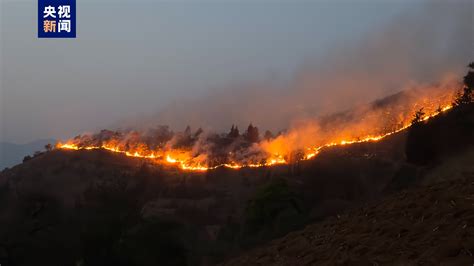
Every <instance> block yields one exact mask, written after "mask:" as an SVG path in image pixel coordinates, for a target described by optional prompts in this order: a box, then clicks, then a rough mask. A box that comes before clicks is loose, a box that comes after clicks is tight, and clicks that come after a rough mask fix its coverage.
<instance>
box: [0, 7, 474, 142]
mask: <svg viewBox="0 0 474 266" xmlns="http://www.w3.org/2000/svg"><path fill="white" fill-rule="evenodd" d="M0 1H1V20H0V23H1V35H0V37H1V39H0V45H1V54H0V62H1V76H0V80H1V83H0V85H1V90H0V93H1V94H0V119H1V120H0V127H1V131H0V141H12V142H27V141H31V140H35V139H39V138H67V137H70V136H72V135H74V134H78V133H82V132H84V131H93V130H96V129H99V128H107V127H109V126H111V125H115V124H116V123H117V121H122V120H125V119H129V118H131V117H138V116H139V115H140V114H143V115H150V114H154V113H157V112H159V111H160V110H161V109H163V108H167V106H168V105H169V104H170V103H174V105H178V107H179V104H180V99H183V98H186V99H190V98H194V97H199V95H206V94H207V93H209V92H208V91H209V90H211V92H215V91H219V90H221V89H222V90H226V88H228V87H232V84H235V83H240V82H247V81H260V80H262V81H267V80H278V81H283V82H284V81H287V80H291V79H292V77H293V76H294V75H295V73H297V72H298V71H300V69H301V68H302V67H303V66H305V65H307V64H314V62H318V60H319V59H321V58H323V57H324V55H325V54H326V52H327V51H328V50H330V49H331V48H333V47H334V46H339V47H341V46H342V47H344V46H348V47H350V46H351V44H352V43H357V42H358V41H359V40H360V39H361V38H362V37H361V36H366V35H367V34H369V33H370V32H375V31H378V30H380V28H381V27H383V25H385V24H387V23H388V22H389V21H393V20H394V19H395V18H397V17H399V16H400V15H403V14H405V13H407V12H408V13H409V12H412V10H414V9H419V8H420V6H421V4H420V2H419V1H418V2H417V3H413V2H414V1H411V0H406V1H405V0H403V1H402V0H396V1H375V0H374V1H355V0H353V1H349V0H348V1H329V0H328V1H305V2H302V1H290V0H288V1H213V2H211V1H198V0H195V1H166V2H165V1H151V0H150V1H144V0H133V1H132V0H128V1H100V0H97V1H86V0H77V38H76V39H38V38H37V32H36V29H37V25H36V23H37V13H36V12H37V10H36V9H37V1H36V0H14V1H7V0H0ZM453 2H456V1H453ZM460 2H461V1H460ZM462 2H464V3H469V0H467V1H462ZM471 3H472V2H471ZM467 6H468V7H469V5H467ZM471 6H472V5H471ZM471 14H472V13H471ZM466 60H469V59H468V58H466ZM466 63H467V62H466ZM233 88H234V89H235V87H233ZM262 100H263V101H264V100H265V99H262ZM202 123H203V124H206V121H203V122H202Z"/></svg>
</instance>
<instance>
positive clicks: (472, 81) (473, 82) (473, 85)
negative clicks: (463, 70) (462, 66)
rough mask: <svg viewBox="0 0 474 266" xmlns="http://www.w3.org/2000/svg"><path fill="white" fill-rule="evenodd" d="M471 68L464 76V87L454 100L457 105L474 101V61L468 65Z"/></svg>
mask: <svg viewBox="0 0 474 266" xmlns="http://www.w3.org/2000/svg"><path fill="white" fill-rule="evenodd" d="M468 67H469V68H470V69H471V70H469V71H468V72H467V74H466V76H464V80H463V81H464V88H463V89H462V91H460V92H459V93H458V95H457V97H456V100H454V105H455V106H460V105H465V104H469V103H472V100H473V99H472V92H473V90H474V71H473V70H474V62H472V63H470V64H469V66H468Z"/></svg>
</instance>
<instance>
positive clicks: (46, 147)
mask: <svg viewBox="0 0 474 266" xmlns="http://www.w3.org/2000/svg"><path fill="white" fill-rule="evenodd" d="M44 148H45V149H46V151H51V150H52V149H53V145H51V144H50V143H48V144H46V145H44Z"/></svg>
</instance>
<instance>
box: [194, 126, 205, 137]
mask: <svg viewBox="0 0 474 266" xmlns="http://www.w3.org/2000/svg"><path fill="white" fill-rule="evenodd" d="M202 132H204V131H203V130H202V128H198V129H197V130H196V132H194V138H197V137H199V135H201V134H202Z"/></svg>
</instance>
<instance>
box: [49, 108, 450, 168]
mask: <svg viewBox="0 0 474 266" xmlns="http://www.w3.org/2000/svg"><path fill="white" fill-rule="evenodd" d="M451 108H452V105H450V104H448V105H445V106H444V107H442V108H438V109H436V110H434V111H431V113H429V114H426V115H425V116H423V117H422V118H421V120H422V121H426V120H429V119H430V118H433V117H435V116H437V115H439V114H440V113H443V112H446V111H447V110H449V109H451ZM410 126H411V123H410V122H405V123H404V124H403V125H402V126H401V127H399V128H398V129H395V130H393V131H390V132H387V133H384V134H380V135H367V136H364V137H362V138H352V139H342V140H338V141H331V142H328V143H323V144H322V145H319V146H314V147H306V148H305V149H304V154H303V156H302V157H301V158H299V160H309V159H312V158H314V157H315V156H316V155H318V154H319V153H320V151H321V150H322V149H324V148H327V147H332V146H343V145H350V144H354V143H364V142H376V141H379V140H381V139H383V138H386V137H388V136H390V135H393V134H395V133H398V132H400V131H403V130H405V129H407V128H409V127H410ZM260 145H261V146H266V150H270V151H272V150H273V152H270V153H269V154H268V158H266V160H265V161H264V162H261V163H239V162H230V163H222V164H218V165H214V166H209V165H206V164H203V163H201V160H195V158H193V157H192V156H191V154H190V152H188V151H184V150H169V151H161V150H157V151H150V150H148V149H147V147H141V148H137V149H134V150H125V149H123V148H120V147H119V146H118V145H116V146H113V143H106V144H103V145H102V146H79V145H77V144H74V143H73V142H72V141H69V142H67V143H64V144H62V143H58V144H57V145H56V147H57V148H59V149H66V150H97V149H103V150H108V151H111V152H114V153H121V154H124V155H126V156H129V157H135V158H145V159H151V160H155V161H156V162H161V163H166V164H170V165H176V166H178V167H179V168H181V169H183V170H189V171H206V170H211V169H216V168H219V167H226V168H231V169H240V168H243V167H251V168H253V167H263V166H272V165H279V164H288V163H289V161H288V159H285V158H286V156H283V155H282V154H288V153H289V151H291V148H292V147H285V145H286V143H285V142H284V141H282V139H279V138H277V139H275V140H273V141H270V142H267V143H260ZM278 151H283V152H281V153H279V152H278Z"/></svg>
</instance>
